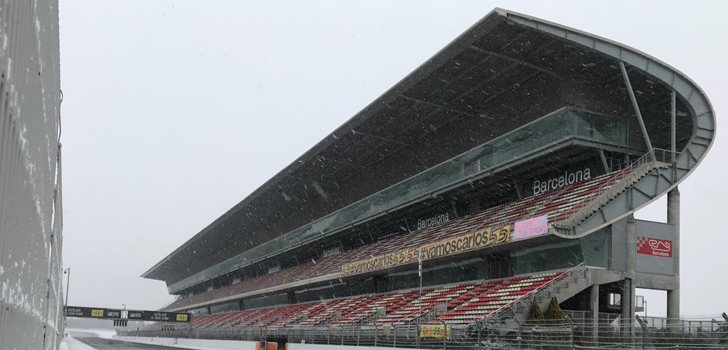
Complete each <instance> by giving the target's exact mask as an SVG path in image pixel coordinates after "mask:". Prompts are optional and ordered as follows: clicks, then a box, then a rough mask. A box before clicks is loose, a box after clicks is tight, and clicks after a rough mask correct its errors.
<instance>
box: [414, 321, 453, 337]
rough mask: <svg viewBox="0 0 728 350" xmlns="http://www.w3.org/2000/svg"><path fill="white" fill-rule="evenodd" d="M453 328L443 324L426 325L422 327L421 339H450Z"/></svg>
mask: <svg viewBox="0 0 728 350" xmlns="http://www.w3.org/2000/svg"><path fill="white" fill-rule="evenodd" d="M451 333H452V326H450V325H442V324H426V325H421V326H420V338H429V339H450V335H451Z"/></svg>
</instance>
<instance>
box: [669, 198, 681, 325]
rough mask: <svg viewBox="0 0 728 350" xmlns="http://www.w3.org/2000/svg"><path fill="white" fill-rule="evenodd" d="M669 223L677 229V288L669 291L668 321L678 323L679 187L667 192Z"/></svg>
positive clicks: (674, 243)
mask: <svg viewBox="0 0 728 350" xmlns="http://www.w3.org/2000/svg"><path fill="white" fill-rule="evenodd" d="M667 223H668V224H670V225H673V227H674V230H675V237H673V240H672V260H673V264H674V266H673V278H675V288H674V289H673V290H668V291H667V318H668V322H671V323H672V324H678V323H679V322H678V319H679V318H680V190H679V189H678V188H677V187H675V188H674V189H673V190H672V191H670V192H668V193H667Z"/></svg>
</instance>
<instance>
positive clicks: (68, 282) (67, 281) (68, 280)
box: [64, 267, 71, 306]
mask: <svg viewBox="0 0 728 350" xmlns="http://www.w3.org/2000/svg"><path fill="white" fill-rule="evenodd" d="M66 271H67V272H68V274H67V276H66V303H65V304H64V306H68V289H69V287H70V286H71V268H70V267H69V268H67V269H66Z"/></svg>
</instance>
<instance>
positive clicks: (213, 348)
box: [114, 336, 260, 350]
mask: <svg viewBox="0 0 728 350" xmlns="http://www.w3.org/2000/svg"><path fill="white" fill-rule="evenodd" d="M114 339H116V340H121V341H127V342H131V343H140V344H150V345H161V346H169V347H173V348H182V349H195V350H259V349H260V343H258V342H253V341H240V340H214V339H189V338H153V337H126V336H115V337H114Z"/></svg>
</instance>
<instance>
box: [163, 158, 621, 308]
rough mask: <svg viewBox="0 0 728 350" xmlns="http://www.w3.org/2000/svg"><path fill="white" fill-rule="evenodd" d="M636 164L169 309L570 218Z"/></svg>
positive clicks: (193, 298) (187, 300) (186, 300)
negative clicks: (524, 224)
mask: <svg viewBox="0 0 728 350" xmlns="http://www.w3.org/2000/svg"><path fill="white" fill-rule="evenodd" d="M630 170H631V169H627V171H624V170H623V171H621V172H615V173H610V174H606V175H602V176H598V177H595V178H592V179H589V180H586V181H582V182H580V183H577V184H574V185H572V186H568V187H565V188H562V189H559V190H554V191H551V192H547V193H543V194H539V195H537V196H532V197H528V198H525V199H522V200H519V201H516V202H513V203H507V204H502V205H498V206H495V207H491V208H488V209H486V210H483V211H480V212H478V213H474V214H471V215H467V216H464V217H461V218H458V219H455V220H451V221H450V222H448V223H446V224H444V225H441V226H438V227H430V228H425V229H422V230H420V231H416V232H410V233H406V234H400V235H396V236H394V237H391V238H388V239H384V240H380V241H377V242H375V243H373V244H369V245H366V246H363V247H359V248H356V249H351V250H347V251H343V252H341V253H340V254H337V255H334V256H328V257H325V258H321V259H319V260H318V261H314V260H312V261H307V262H304V263H302V264H299V265H296V266H294V267H290V268H286V269H282V270H280V271H277V272H273V273H269V274H266V275H262V276H259V277H255V278H251V279H247V280H244V281H242V282H239V283H236V284H232V285H229V286H225V287H221V288H217V289H214V290H211V291H208V292H204V293H201V294H197V295H193V296H190V297H187V298H181V299H178V300H177V301H175V302H173V303H172V304H170V305H169V306H167V307H166V308H165V309H166V310H176V309H179V308H183V307H186V306H191V305H195V304H199V303H204V302H207V301H212V300H215V299H219V298H223V297H228V296H233V295H238V294H242V293H247V292H253V291H255V290H259V289H264V288H269V287H274V286H279V285H284V284H287V283H291V282H296V281H302V280H307V279H311V278H313V277H319V276H324V275H328V274H335V273H338V272H339V271H340V269H341V266H342V265H343V264H345V263H346V262H351V261H357V260H362V259H366V258H369V257H371V256H377V255H381V254H386V253H389V252H394V251H397V250H399V249H402V248H412V247H417V246H420V245H422V244H425V243H427V242H432V241H436V240H440V239H446V238H448V237H453V236H457V235H460V234H464V233H467V232H469V231H472V230H475V229H479V228H487V227H497V226H501V225H505V224H510V223H514V222H516V221H519V220H523V219H526V218H531V217H536V216H540V215H547V216H548V220H549V222H557V221H560V220H565V219H568V218H569V217H570V215H572V214H573V213H575V212H576V211H578V210H579V209H580V208H582V207H584V206H586V205H588V204H589V203H590V202H591V201H593V200H594V199H596V198H597V197H598V196H599V195H601V194H602V193H604V191H606V190H607V189H609V188H610V187H611V186H613V185H614V184H615V183H616V180H619V178H621V177H624V176H627V174H629V172H630Z"/></svg>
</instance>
